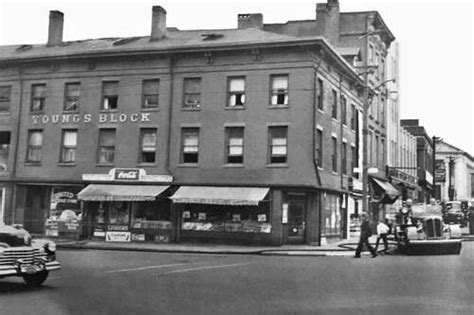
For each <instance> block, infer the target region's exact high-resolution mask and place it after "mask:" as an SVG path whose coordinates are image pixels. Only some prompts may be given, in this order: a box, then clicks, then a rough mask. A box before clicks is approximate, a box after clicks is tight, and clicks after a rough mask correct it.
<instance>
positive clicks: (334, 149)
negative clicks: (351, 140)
mask: <svg viewBox="0 0 474 315" xmlns="http://www.w3.org/2000/svg"><path fill="white" fill-rule="evenodd" d="M331 157H332V171H333V172H337V138H336V137H332V156H331Z"/></svg>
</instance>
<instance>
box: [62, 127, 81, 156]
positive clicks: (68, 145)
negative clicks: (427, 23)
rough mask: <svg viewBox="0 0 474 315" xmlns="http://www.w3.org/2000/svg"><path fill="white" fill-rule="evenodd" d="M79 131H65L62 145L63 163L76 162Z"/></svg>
mask: <svg viewBox="0 0 474 315" xmlns="http://www.w3.org/2000/svg"><path fill="white" fill-rule="evenodd" d="M76 148H77V130H63V135H62V145H61V159H60V161H61V163H74V162H75V161H76Z"/></svg>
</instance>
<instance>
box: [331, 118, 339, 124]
mask: <svg viewBox="0 0 474 315" xmlns="http://www.w3.org/2000/svg"><path fill="white" fill-rule="evenodd" d="M331 120H332V121H333V122H336V123H338V122H339V120H337V118H334V117H331Z"/></svg>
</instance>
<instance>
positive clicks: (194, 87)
mask: <svg viewBox="0 0 474 315" xmlns="http://www.w3.org/2000/svg"><path fill="white" fill-rule="evenodd" d="M200 107H201V78H185V79H184V100H183V108H188V109H193V108H194V109H197V108H200Z"/></svg>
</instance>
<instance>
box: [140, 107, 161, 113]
mask: <svg viewBox="0 0 474 315" xmlns="http://www.w3.org/2000/svg"><path fill="white" fill-rule="evenodd" d="M140 110H141V111H142V112H159V111H160V109H159V108H158V107H142V108H141V109H140Z"/></svg>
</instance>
